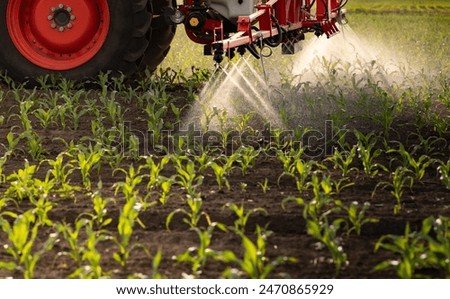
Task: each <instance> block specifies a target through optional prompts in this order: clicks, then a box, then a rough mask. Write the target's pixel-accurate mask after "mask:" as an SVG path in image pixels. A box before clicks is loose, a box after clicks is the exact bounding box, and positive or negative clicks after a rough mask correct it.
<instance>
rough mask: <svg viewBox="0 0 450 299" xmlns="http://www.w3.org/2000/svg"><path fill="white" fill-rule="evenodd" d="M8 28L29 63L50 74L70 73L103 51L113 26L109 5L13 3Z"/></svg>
mask: <svg viewBox="0 0 450 299" xmlns="http://www.w3.org/2000/svg"><path fill="white" fill-rule="evenodd" d="M6 24H7V27H8V32H9V35H10V37H11V40H12V42H13V44H14V46H15V47H16V48H17V50H18V51H19V52H20V53H21V54H22V55H23V56H24V57H25V58H26V59H27V60H28V61H30V62H31V63H33V64H35V65H37V66H39V67H42V68H45V69H49V70H55V71H63V70H70V69H73V68H76V67H79V66H81V65H83V64H85V63H86V62H88V61H90V60H91V59H92V58H93V57H94V56H95V55H96V54H97V53H98V52H99V51H100V49H101V48H102V47H103V45H104V43H105V40H106V37H107V35H108V30H109V25H110V15H109V8H108V1H107V0H10V1H9V2H8V7H7V10H6Z"/></svg>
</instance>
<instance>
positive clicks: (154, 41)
mask: <svg viewBox="0 0 450 299" xmlns="http://www.w3.org/2000/svg"><path fill="white" fill-rule="evenodd" d="M150 1H151V2H152V8H151V12H152V14H153V18H152V25H151V30H150V32H149V36H150V43H149V45H148V48H147V50H146V51H145V55H144V56H143V58H142V67H143V68H145V67H146V68H148V69H150V70H152V71H153V70H155V69H156V68H157V67H158V65H160V64H161V62H162V61H163V60H164V58H165V57H166V56H167V53H169V50H170V44H171V42H172V40H173V38H174V36H175V31H176V26H175V25H173V24H170V23H169V22H168V21H167V20H165V18H164V15H163V13H164V10H165V9H168V8H172V9H173V8H174V7H175V3H174V1H173V0H150Z"/></svg>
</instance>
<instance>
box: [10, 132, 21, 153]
mask: <svg viewBox="0 0 450 299" xmlns="http://www.w3.org/2000/svg"><path fill="white" fill-rule="evenodd" d="M21 139H22V136H21V135H18V134H15V133H14V132H13V131H12V130H11V131H9V132H8V134H7V135H6V141H7V142H8V147H7V149H6V152H7V153H11V154H14V153H15V152H16V149H17V145H18V144H19V142H20V140H21Z"/></svg>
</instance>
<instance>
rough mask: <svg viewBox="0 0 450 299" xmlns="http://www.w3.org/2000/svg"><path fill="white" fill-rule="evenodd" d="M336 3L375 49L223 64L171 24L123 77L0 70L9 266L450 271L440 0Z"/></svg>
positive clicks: (283, 272) (447, 95) (446, 75)
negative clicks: (24, 75) (146, 61)
mask: <svg viewBox="0 0 450 299" xmlns="http://www.w3.org/2000/svg"><path fill="white" fill-rule="evenodd" d="M369 2H370V4H369ZM374 12H375V13H374ZM347 17H348V19H349V22H350V26H351V27H350V28H348V29H345V30H344V33H343V34H344V35H345V36H346V38H347V39H346V40H345V41H346V42H345V43H346V45H344V46H343V47H344V49H348V48H346V47H348V45H349V44H351V43H354V42H358V43H359V44H358V45H356V46H355V44H353V46H350V48H355V49H356V50H361V51H362V50H365V49H367V48H370V49H372V50H373V51H374V52H373V53H372V52H370V51H369V52H370V53H369V54H370V55H369V54H367V53H366V54H364V55H363V54H361V53H360V54H356V55H355V54H354V53H346V55H343V54H342V56H341V57H337V56H336V54H335V53H333V54H331V53H332V52H327V51H325V52H324V53H321V54H323V55H324V57H312V56H310V55H309V54H308V53H315V50H317V49H318V48H317V49H316V48H315V47H319V46H321V45H323V44H321V43H320V44H317V43H314V41H307V43H306V45H305V46H304V52H303V54H302V53H299V54H298V55H297V56H294V57H280V56H278V54H277V53H274V55H273V56H274V57H271V58H267V59H265V60H264V63H266V68H264V67H261V65H260V62H253V61H251V59H250V58H249V59H248V60H247V59H246V60H240V61H236V62H234V63H233V64H231V65H230V66H227V67H224V71H225V73H223V72H214V66H213V63H212V61H211V59H210V57H206V58H203V57H199V59H198V60H196V59H193V58H192V57H194V56H195V55H196V54H198V55H200V54H201V48H200V49H199V51H198V53H195V52H194V50H193V49H192V48H193V47H192V46H191V44H189V42H187V41H186V38H185V37H184V36H183V34H182V33H183V32H182V28H180V30H179V31H178V33H177V37H176V39H175V41H174V43H173V45H172V49H173V51H172V52H171V53H170V54H169V56H168V57H167V59H166V60H165V62H164V63H163V65H162V68H161V69H159V70H158V71H157V72H155V73H154V74H150V73H149V72H146V71H143V72H142V73H141V74H138V75H137V76H136V78H132V79H131V80H126V79H125V78H116V79H113V80H111V81H108V79H107V78H108V76H107V75H101V76H99V77H98V78H96V79H94V80H92V81H91V82H88V83H84V84H81V83H76V82H71V81H67V80H64V79H61V78H56V77H52V76H48V77H45V78H41V79H40V80H39V82H38V86H37V87H36V88H31V87H30V86H26V85H23V84H20V83H17V82H13V81H12V80H11V79H9V78H8V76H7V75H6V74H2V75H1V80H0V245H1V246H0V277H1V278H7V277H14V278H417V277H430V278H449V277H450V144H449V141H450V130H449V127H450V62H449V59H448V58H449V57H450V46H449V45H450V40H449V36H450V34H449V33H450V32H449V28H450V27H449V26H448V25H450V6H449V4H448V1H356V0H355V1H350V4H349V6H348V16H347ZM355 36H357V37H358V38H359V39H356V38H353V37H355ZM334 38H336V39H337V40H336V42H335V43H336V44H338V43H341V42H342V40H341V39H339V37H334ZM329 42H330V43H331V45H334V44H333V39H330V41H329ZM340 46H341V45H339V47H340ZM363 46H364V47H363ZM194 48H195V47H194ZM330 51H331V50H330ZM183 53H184V54H186V53H192V54H191V55H188V56H189V57H191V58H186V56H180V55H182V54H183ZM340 53H343V52H340ZM326 55H328V56H326ZM308 63H309V64H308ZM309 65H314V67H308V66H309ZM191 66H194V67H193V68H191ZM240 70H242V72H244V73H245V74H247V78H249V80H250V83H248V82H245V81H244V80H243V79H242V77H239V76H238V75H239V74H240V73H239V71H240ZM252 71H253V72H252ZM265 72H267V74H266V76H264V75H263V73H265ZM226 74H228V76H227V75H226ZM249 74H250V75H249ZM233 76H237V77H233ZM229 78H235V79H231V80H230V81H227V79H229ZM236 78H237V79H236ZM261 78H262V79H264V80H262V79H261ZM267 78H270V80H267ZM261 81H262V82H267V81H270V83H269V85H264V84H263V83H262V82H261ZM236 82H238V83H236ZM251 85H253V86H255V87H256V89H258V90H264V89H267V90H268V92H267V94H268V96H267V97H265V96H264V92H262V94H263V95H261V94H259V93H256V91H254V90H250V87H249V86H251ZM242 89H244V91H246V90H248V94H245V92H244V94H243V92H242ZM227 90H229V91H230V92H226V91H227ZM217 91H218V92H217ZM275 94H276V95H275ZM253 98H258V100H260V102H258V103H257V104H254V103H253V102H252V101H250V100H254V99H253ZM219 104H221V105H223V106H220V105H219ZM254 105H257V106H264V107H269V108H271V109H270V111H269V112H267V111H266V110H261V111H262V113H258V111H260V110H257V109H253V108H252V107H255V106H254ZM223 107H225V108H230V109H231V108H233V109H231V110H232V111H231V110H230V111H228V110H225V109H224V108H223ZM242 107H244V108H247V110H245V109H241V108H242ZM249 107H250V109H248V108H249ZM253 110H255V111H256V113H255V112H252V111H253ZM264 111H265V112H267V113H264Z"/></svg>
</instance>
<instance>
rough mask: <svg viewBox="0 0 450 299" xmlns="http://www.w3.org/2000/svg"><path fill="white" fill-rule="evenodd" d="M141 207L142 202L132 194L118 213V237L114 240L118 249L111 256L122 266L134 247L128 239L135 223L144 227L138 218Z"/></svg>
mask: <svg viewBox="0 0 450 299" xmlns="http://www.w3.org/2000/svg"><path fill="white" fill-rule="evenodd" d="M142 208H143V206H142V204H140V203H139V202H138V201H137V200H136V198H135V196H132V197H130V198H127V202H126V203H125V205H124V206H123V208H122V211H121V213H120V217H119V223H118V225H117V232H118V234H119V238H118V240H116V243H117V245H118V246H119V251H118V252H115V253H114V255H113V257H114V260H116V261H117V262H118V263H119V264H120V265H121V266H122V267H124V266H125V265H126V263H127V260H128V258H129V256H130V253H131V251H132V250H133V249H134V246H130V241H131V236H132V235H133V228H134V225H135V223H136V222H137V223H138V224H140V225H141V227H145V226H144V224H143V223H142V222H141V221H140V219H139V213H140V212H141V209H142Z"/></svg>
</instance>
